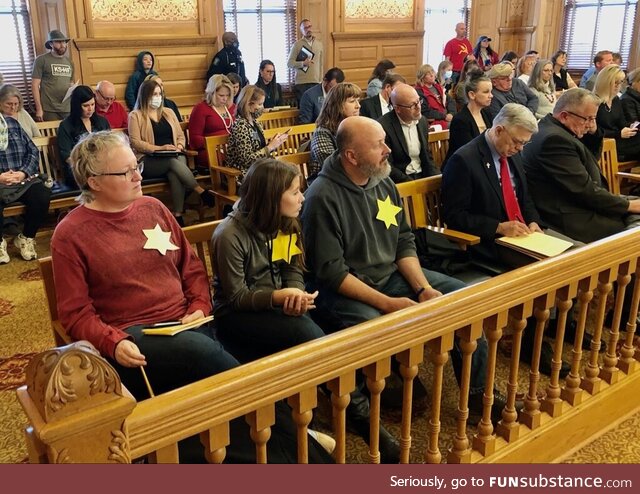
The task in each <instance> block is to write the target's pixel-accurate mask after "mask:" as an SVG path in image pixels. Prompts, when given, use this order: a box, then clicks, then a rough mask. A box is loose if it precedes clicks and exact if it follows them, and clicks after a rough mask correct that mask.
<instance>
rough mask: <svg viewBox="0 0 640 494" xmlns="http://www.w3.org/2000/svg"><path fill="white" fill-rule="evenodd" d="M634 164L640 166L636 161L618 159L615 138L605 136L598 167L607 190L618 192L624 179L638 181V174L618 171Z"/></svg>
mask: <svg viewBox="0 0 640 494" xmlns="http://www.w3.org/2000/svg"><path fill="white" fill-rule="evenodd" d="M635 166H640V162H637V161H623V162H619V161H618V150H617V148H616V140H615V139H611V138H607V139H603V140H602V152H601V154H600V169H601V170H602V174H603V175H604V177H605V178H606V179H607V182H608V183H609V192H611V193H612V194H620V188H621V185H622V182H623V181H624V180H628V181H631V182H640V175H638V174H635V173H628V172H623V171H620V170H621V169H622V170H630V169H631V168H633V167H635Z"/></svg>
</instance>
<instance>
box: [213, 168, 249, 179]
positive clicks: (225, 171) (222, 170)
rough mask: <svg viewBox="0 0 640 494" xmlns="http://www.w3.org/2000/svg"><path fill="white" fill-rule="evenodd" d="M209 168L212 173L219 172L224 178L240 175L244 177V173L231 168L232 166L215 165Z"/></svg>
mask: <svg viewBox="0 0 640 494" xmlns="http://www.w3.org/2000/svg"><path fill="white" fill-rule="evenodd" d="M209 168H211V172H212V174H213V172H218V173H222V174H223V175H224V176H226V177H234V178H235V177H239V176H240V175H242V172H241V171H240V170H238V169H237V168H231V167H230V166H215V165H211V166H210V167H209Z"/></svg>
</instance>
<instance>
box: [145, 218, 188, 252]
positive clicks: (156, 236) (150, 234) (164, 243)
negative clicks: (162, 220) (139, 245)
mask: <svg viewBox="0 0 640 494" xmlns="http://www.w3.org/2000/svg"><path fill="white" fill-rule="evenodd" d="M142 233H144V234H145V236H146V237H147V243H146V244H144V247H143V249H157V250H158V252H160V254H162V255H163V256H165V255H167V251H168V250H178V249H179V248H180V247H178V246H177V245H174V244H172V243H171V232H163V231H162V229H161V228H160V225H159V224H158V223H156V227H155V228H154V229H153V230H144V229H143V230H142Z"/></svg>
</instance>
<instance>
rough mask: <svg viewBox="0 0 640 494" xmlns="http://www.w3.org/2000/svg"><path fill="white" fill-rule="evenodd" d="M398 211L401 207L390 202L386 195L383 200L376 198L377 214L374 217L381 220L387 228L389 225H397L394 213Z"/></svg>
mask: <svg viewBox="0 0 640 494" xmlns="http://www.w3.org/2000/svg"><path fill="white" fill-rule="evenodd" d="M400 211H402V208H400V207H398V206H396V205H395V204H393V203H392V202H391V197H389V196H387V198H386V199H385V200H384V201H381V200H380V199H378V215H377V216H376V219H377V220H380V221H382V222H383V223H384V224H385V225H386V227H387V230H388V229H389V228H390V227H391V225H395V226H398V221H397V220H396V215H397V214H398V213H399V212H400Z"/></svg>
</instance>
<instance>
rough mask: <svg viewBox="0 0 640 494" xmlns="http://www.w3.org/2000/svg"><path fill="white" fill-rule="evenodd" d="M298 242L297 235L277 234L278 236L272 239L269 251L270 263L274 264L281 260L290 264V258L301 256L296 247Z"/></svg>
mask: <svg viewBox="0 0 640 494" xmlns="http://www.w3.org/2000/svg"><path fill="white" fill-rule="evenodd" d="M297 242H298V235H297V234H296V233H292V234H290V235H287V234H284V233H282V232H278V236H277V237H276V238H274V239H273V243H272V250H271V262H276V261H279V260H280V259H282V260H283V261H287V263H289V264H290V263H291V258H292V257H293V256H295V255H297V254H302V251H301V250H300V248H299V247H298V246H297V245H296V243H297Z"/></svg>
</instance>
